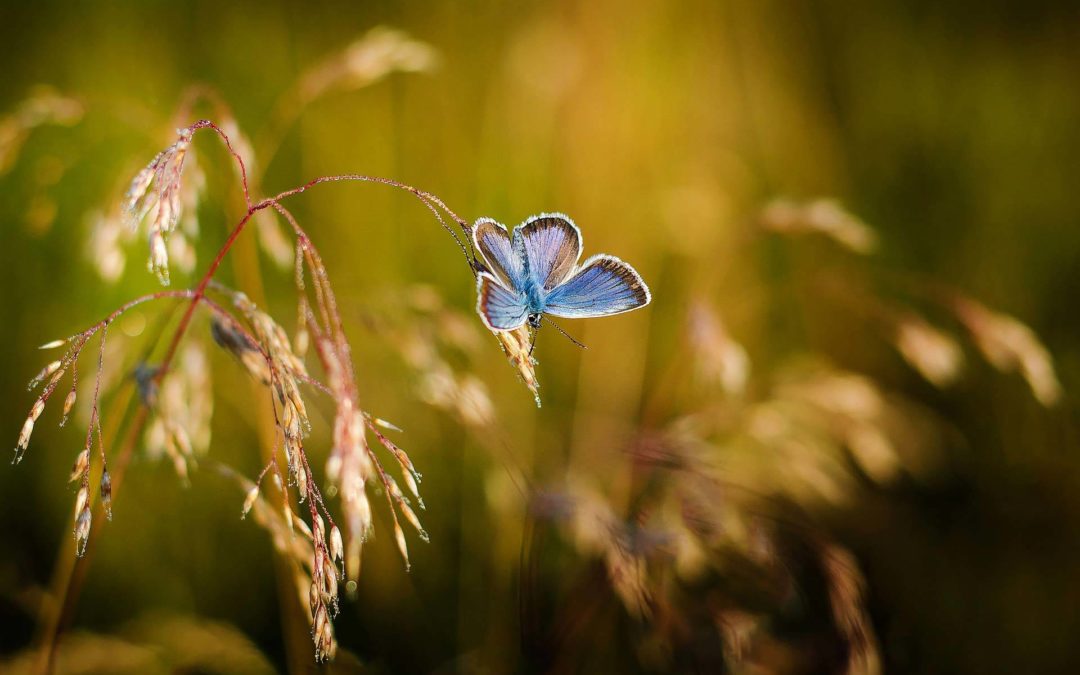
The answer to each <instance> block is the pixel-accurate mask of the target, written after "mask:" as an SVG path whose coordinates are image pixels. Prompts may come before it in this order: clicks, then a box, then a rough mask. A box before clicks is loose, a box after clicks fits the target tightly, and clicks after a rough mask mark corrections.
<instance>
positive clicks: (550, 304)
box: [544, 255, 652, 319]
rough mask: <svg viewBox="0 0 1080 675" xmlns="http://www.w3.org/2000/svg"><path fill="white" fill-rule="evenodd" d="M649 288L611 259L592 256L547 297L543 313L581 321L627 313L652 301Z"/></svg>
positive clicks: (631, 271) (619, 261)
mask: <svg viewBox="0 0 1080 675" xmlns="http://www.w3.org/2000/svg"><path fill="white" fill-rule="evenodd" d="M651 299H652V298H651V296H650V295H649V287H648V286H646V285H645V282H644V281H642V279H641V275H639V274H638V273H637V271H636V270H634V268H633V267H631V266H630V265H628V264H626V263H624V262H623V261H621V260H619V259H618V258H616V257H615V256H610V255H594V256H593V257H591V258H589V259H588V260H586V261H585V262H584V263H583V264H582V265H581V268H580V269H579V270H578V271H577V272H575V273H574V275H573V276H571V277H570V278H569V279H567V280H566V281H565V282H564V283H562V284H561V285H560V286H557V287H556V288H555V289H554V290H552V291H551V293H549V294H548V296H547V298H546V302H545V307H544V312H546V313H547V314H551V315H553V316H561V317H565V318H568V319H584V318H588V317H594V316H608V315H611V314H619V313H621V312H629V311H630V310H632V309H637V308H638V307H643V306H645V305H647V304H649V301H650V300H651Z"/></svg>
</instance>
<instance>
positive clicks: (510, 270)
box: [473, 218, 525, 288]
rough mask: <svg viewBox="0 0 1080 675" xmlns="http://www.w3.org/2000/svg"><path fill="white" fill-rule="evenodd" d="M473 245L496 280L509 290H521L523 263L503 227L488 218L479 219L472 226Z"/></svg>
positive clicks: (523, 271) (523, 276)
mask: <svg viewBox="0 0 1080 675" xmlns="http://www.w3.org/2000/svg"><path fill="white" fill-rule="evenodd" d="M473 243H474V244H476V248H477V249H478V250H479V251H480V253H481V255H482V256H483V258H484V263H485V264H486V265H487V268H488V269H489V270H491V273H492V275H493V276H494V277H495V278H496V279H498V280H500V281H502V282H503V283H504V284H505V285H506V286H508V287H510V288H521V286H522V285H523V283H524V281H525V263H524V261H523V260H522V258H521V256H519V255H517V253H516V252H515V251H514V247H513V246H512V245H511V243H510V234H509V233H508V232H507V231H506V228H505V227H503V226H502V225H501V224H499V223H497V222H495V221H494V220H492V219H490V218H481V219H479V220H477V221H476V223H475V224H474V225H473Z"/></svg>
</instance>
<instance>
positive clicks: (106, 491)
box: [101, 468, 112, 520]
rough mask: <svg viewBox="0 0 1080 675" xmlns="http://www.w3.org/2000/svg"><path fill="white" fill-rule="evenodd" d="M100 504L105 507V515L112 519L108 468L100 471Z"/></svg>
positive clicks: (110, 482) (110, 481)
mask: <svg viewBox="0 0 1080 675" xmlns="http://www.w3.org/2000/svg"><path fill="white" fill-rule="evenodd" d="M101 506H102V507H103V508H104V509H105V517H106V518H108V519H109V520H112V477H111V476H109V469H108V468H106V469H103V470H102V471H101Z"/></svg>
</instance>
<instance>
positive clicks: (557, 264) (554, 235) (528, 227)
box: [513, 213, 581, 290]
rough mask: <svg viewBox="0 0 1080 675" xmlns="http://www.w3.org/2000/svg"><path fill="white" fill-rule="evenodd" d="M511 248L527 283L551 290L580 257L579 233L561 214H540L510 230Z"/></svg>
mask: <svg viewBox="0 0 1080 675" xmlns="http://www.w3.org/2000/svg"><path fill="white" fill-rule="evenodd" d="M513 247H514V250H515V252H516V253H518V255H519V256H520V257H521V258H522V259H523V261H524V264H525V273H526V274H527V275H528V279H529V280H530V281H531V282H532V283H534V284H536V287H537V288H542V289H544V290H551V289H552V288H555V287H556V286H558V285H559V284H560V283H562V282H563V281H564V280H566V278H567V277H569V276H570V274H571V273H572V272H573V271H574V267H575V266H576V265H577V261H578V259H579V258H580V257H581V230H579V229H578V227H577V225H575V224H574V221H572V220H570V218H568V217H567V216H564V215H562V214H561V213H542V214H540V215H539V216H533V217H532V218H529V219H528V220H526V221H525V222H524V223H522V224H521V225H518V226H517V227H515V228H514V238H513Z"/></svg>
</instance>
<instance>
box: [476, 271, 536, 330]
mask: <svg viewBox="0 0 1080 675" xmlns="http://www.w3.org/2000/svg"><path fill="white" fill-rule="evenodd" d="M476 295H477V298H476V311H477V313H479V314H480V318H481V319H482V320H483V321H484V325H486V326H487V327H488V328H490V329H491V330H513V329H515V328H517V327H519V326H521V325H522V324H524V323H525V319H526V318H527V317H528V314H529V311H528V309H527V307H526V304H525V296H524V294H522V293H521V292H519V291H512V290H510V289H509V288H507V287H506V286H503V285H502V283H500V282H499V281H498V280H497V279H496V278H495V277H494V276H492V275H490V274H488V273H487V272H481V273H480V275H479V276H478V277H477V281H476Z"/></svg>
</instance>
